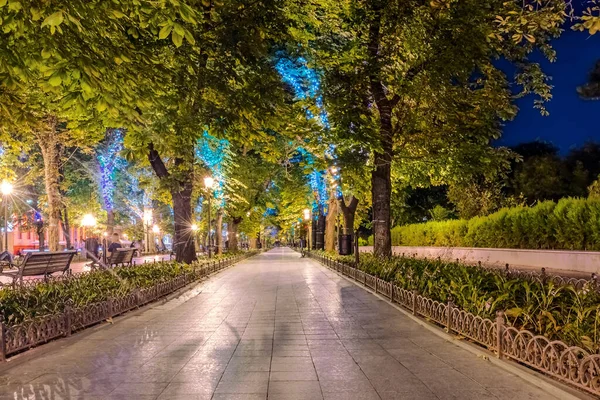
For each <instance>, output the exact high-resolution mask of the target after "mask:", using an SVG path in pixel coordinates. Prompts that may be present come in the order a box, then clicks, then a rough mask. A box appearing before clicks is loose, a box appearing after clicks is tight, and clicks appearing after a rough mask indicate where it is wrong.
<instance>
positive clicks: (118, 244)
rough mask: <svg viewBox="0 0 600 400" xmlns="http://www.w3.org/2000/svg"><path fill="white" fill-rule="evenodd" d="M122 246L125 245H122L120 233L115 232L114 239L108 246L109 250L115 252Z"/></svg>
mask: <svg viewBox="0 0 600 400" xmlns="http://www.w3.org/2000/svg"><path fill="white" fill-rule="evenodd" d="M121 247H123V246H121V240H120V239H119V234H118V233H113V239H112V242H111V244H110V245H109V246H108V252H109V253H113V252H115V251H116V250H117V249H120V248H121Z"/></svg>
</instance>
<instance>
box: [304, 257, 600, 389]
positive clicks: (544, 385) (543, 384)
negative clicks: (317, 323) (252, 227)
mask: <svg viewBox="0 0 600 400" xmlns="http://www.w3.org/2000/svg"><path fill="white" fill-rule="evenodd" d="M309 260H310V261H313V262H314V263H315V264H317V265H319V266H320V267H321V268H324V269H325V270H326V271H330V272H331V273H333V274H335V275H338V276H339V277H341V278H343V279H345V280H347V281H349V282H351V283H353V284H354V285H355V286H358V287H359V288H361V289H363V290H365V291H367V292H369V293H371V294H372V295H374V296H375V297H377V298H379V299H380V300H383V301H385V302H386V303H387V304H389V305H391V306H392V307H394V308H395V309H396V310H398V311H400V312H401V313H402V314H404V315H405V316H407V317H408V318H410V319H411V320H413V321H415V322H416V323H418V324H419V325H420V326H422V327H424V328H425V329H427V330H428V331H430V332H432V333H434V334H435V335H437V336H438V337H440V338H442V339H444V340H446V341H447V342H450V343H452V344H454V345H456V346H458V347H460V348H462V349H464V350H467V351H469V352H470V353H472V354H474V355H476V356H477V357H478V358H481V359H483V360H485V361H487V362H490V363H491V364H494V365H496V366H498V367H500V368H502V369H503V370H505V371H507V372H510V373H511V374H513V375H516V376H518V377H520V378H521V379H523V380H525V381H527V382H529V383H531V384H532V385H534V386H536V387H538V388H539V389H542V390H544V391H545V392H547V393H548V394H550V395H552V396H555V397H558V398H559V399H561V400H592V399H594V397H592V396H589V395H587V394H586V393H583V392H580V391H578V390H576V389H574V388H571V387H570V386H567V385H565V384H563V383H562V382H560V381H556V380H553V379H550V378H549V377H546V376H545V375H543V374H540V373H537V372H535V371H532V370H530V369H529V368H526V367H524V366H522V365H519V364H517V363H516V362H510V361H505V360H501V359H499V358H498V357H496V355H495V354H494V353H492V352H490V351H488V350H487V349H484V348H482V347H479V346H476V345H474V344H471V343H468V342H465V341H463V340H460V341H459V340H454V339H453V338H452V336H451V335H450V334H448V333H446V332H445V331H444V330H443V329H440V328H438V327H436V326H434V325H432V324H431V323H429V322H427V321H425V320H423V319H421V318H419V317H416V316H414V315H413V314H412V313H411V312H409V311H407V310H405V309H404V308H402V307H401V306H400V305H398V304H395V303H392V302H391V301H390V300H389V299H388V298H386V297H384V296H382V295H380V294H379V293H375V292H374V291H373V290H371V289H369V288H368V287H366V286H364V285H362V284H360V282H358V281H355V280H353V279H351V278H349V277H347V276H345V275H343V274H342V273H340V272H338V271H336V270H334V269H331V268H328V267H327V266H326V265H324V264H321V263H320V262H319V261H317V260H316V259H313V258H310V259H309Z"/></svg>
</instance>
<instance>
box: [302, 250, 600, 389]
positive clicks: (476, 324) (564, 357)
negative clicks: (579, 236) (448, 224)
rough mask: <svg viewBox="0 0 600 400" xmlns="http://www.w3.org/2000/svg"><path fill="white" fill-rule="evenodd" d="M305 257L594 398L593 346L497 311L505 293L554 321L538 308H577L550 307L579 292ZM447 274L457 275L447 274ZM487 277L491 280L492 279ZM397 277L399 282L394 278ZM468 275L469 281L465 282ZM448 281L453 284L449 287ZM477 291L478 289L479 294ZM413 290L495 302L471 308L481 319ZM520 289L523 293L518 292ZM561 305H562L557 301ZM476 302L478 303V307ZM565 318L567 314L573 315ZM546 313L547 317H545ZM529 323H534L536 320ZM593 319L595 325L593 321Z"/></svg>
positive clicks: (599, 360) (599, 359) (434, 265)
mask: <svg viewBox="0 0 600 400" xmlns="http://www.w3.org/2000/svg"><path fill="white" fill-rule="evenodd" d="M308 255H309V257H313V258H316V259H317V260H319V261H320V262H321V263H323V264H325V265H326V266H327V267H329V268H331V269H334V270H335V271H337V272H339V273H341V274H343V275H345V276H347V277H349V278H351V279H354V280H355V281H357V282H359V283H362V284H363V285H365V286H367V287H369V288H371V289H373V290H374V291H375V292H376V293H380V294H381V295H383V296H385V297H387V298H388V299H389V300H390V301H391V302H392V303H397V304H400V305H401V306H403V307H405V308H407V309H409V310H411V311H412V313H413V314H414V315H416V316H422V317H425V318H427V319H428V320H430V321H433V322H435V323H437V324H439V325H442V326H444V327H446V329H447V331H448V332H449V333H458V334H459V335H461V336H463V337H466V338H469V339H470V340H471V341H473V342H474V343H477V344H479V345H482V346H484V347H486V348H488V349H490V350H493V351H495V352H496V353H497V354H498V357H499V358H508V359H512V360H515V361H517V362H519V363H521V364H524V365H527V366H529V367H531V368H533V369H535V370H537V371H540V372H543V373H545V374H547V375H549V376H551V377H553V378H556V379H558V380H561V381H563V382H566V383H568V384H571V385H573V386H575V387H578V388H580V389H583V390H585V391H587V392H589V393H592V394H594V395H596V396H599V395H600V354H598V351H597V350H598V349H597V343H592V348H593V349H595V350H593V351H589V350H586V349H583V348H581V347H579V346H576V345H572V344H570V343H569V342H564V341H561V340H554V339H550V338H548V337H546V336H543V335H540V334H537V333H535V332H532V331H530V330H528V329H524V327H523V326H520V327H519V326H518V325H515V323H519V322H520V323H524V322H525V323H526V322H527V319H525V318H523V317H522V316H521V314H522V311H518V312H517V311H514V310H513V313H514V314H516V315H518V316H516V317H513V318H512V320H511V317H510V316H509V317H508V319H506V318H505V317H506V316H505V313H504V312H503V311H501V310H499V308H500V306H501V305H503V304H510V302H511V301H514V300H513V299H510V296H505V295H506V294H507V293H508V294H510V295H515V296H517V298H520V296H522V295H523V294H526V297H525V300H526V301H532V302H534V304H535V307H537V310H538V311H539V314H538V315H537V317H542V318H548V319H550V320H552V319H555V318H554V316H553V315H552V312H553V311H554V310H552V311H551V312H549V311H547V310H544V308H548V307H550V309H552V308H553V307H557V308H563V309H577V308H578V307H581V306H580V305H579V304H574V303H571V304H567V305H565V304H562V305H560V307H559V305H553V302H554V299H555V298H561V291H562V290H566V293H568V292H575V293H577V292H579V290H576V289H574V288H573V287H572V286H571V285H566V286H556V285H555V284H554V283H549V284H548V285H547V287H546V284H545V283H544V282H540V285H541V287H540V288H539V290H540V293H536V294H533V291H532V286H531V282H530V281H527V280H523V279H521V278H517V279H514V280H504V278H505V277H503V276H502V274H499V273H494V272H493V271H486V270H474V269H475V268H477V267H469V266H464V265H460V264H457V263H444V262H441V261H427V260H415V259H406V258H403V257H393V258H391V259H388V260H379V259H375V258H373V257H372V256H367V257H363V259H362V260H361V262H360V263H359V266H358V267H359V268H354V266H353V265H351V264H349V263H347V262H348V261H349V258H348V257H339V256H338V257H335V258H332V257H330V256H328V255H325V254H323V253H322V252H309V253H308ZM361 257H362V256H361ZM449 269H455V270H457V271H447V270H449ZM376 274H379V275H376ZM487 274H492V275H494V277H490V276H488V275H487ZM399 275H403V276H402V277H399ZM471 275H473V276H472V277H471ZM381 277H384V278H383V279H382V278H381ZM469 277H471V278H472V281H470V284H467V285H465V284H464V279H466V278H469ZM397 278H401V279H397ZM453 278H454V279H458V281H457V282H453V281H452V279H453ZM492 278H493V279H492ZM438 279H439V281H438ZM448 279H449V281H448ZM492 281H493V282H492ZM513 281H514V282H513ZM448 282H450V285H449V286H448V287H445V286H446V285H447V284H448ZM494 282H496V283H494ZM502 282H504V285H502V284H501V283H502ZM515 282H516V283H515ZM400 285H406V286H408V287H411V286H412V287H413V289H407V288H404V287H402V286H400ZM478 285H481V286H480V287H481V289H480V288H479V287H478ZM512 285H516V286H515V288H514V290H513V289H512V288H511V286H512ZM434 286H440V287H442V289H440V290H435V289H434V290H432V287H434ZM417 287H419V288H421V289H424V290H425V291H426V292H427V293H429V294H431V295H438V296H439V295H440V294H448V293H456V294H459V295H460V294H461V293H463V294H464V292H465V290H466V289H468V290H466V292H468V293H469V292H470V293H472V294H473V297H472V299H474V300H476V301H477V299H478V298H480V297H481V295H482V294H485V295H486V296H488V295H491V294H493V293H495V294H497V295H498V297H496V298H494V297H493V296H490V297H491V300H490V299H488V300H486V301H485V303H484V304H485V305H484V307H483V308H478V307H475V308H476V310H475V311H476V312H477V311H481V314H482V315H478V314H476V313H473V312H469V311H466V310H465V309H461V308H462V307H460V306H458V305H457V304H455V303H454V302H453V300H452V297H451V296H448V299H447V300H445V301H444V300H435V299H433V298H431V297H428V295H424V294H422V293H420V292H419V291H418V289H416V288H417ZM494 287H495V288H496V291H495V292H494V291H492V292H489V293H486V292H485V289H489V288H494ZM521 287H522V288H524V289H521ZM509 289H510V290H509ZM534 290H535V289H534ZM580 291H581V292H585V293H583V294H582V296H584V297H585V296H587V295H590V296H592V297H593V296H597V295H598V292H597V291H596V290H589V288H583V289H581V290H580ZM553 292H556V295H552V296H549V295H547V294H548V293H550V294H552V293H553ZM459 297H460V296H459ZM538 297H539V298H540V299H542V300H543V299H546V300H547V301H549V303H547V304H550V305H549V306H548V305H544V304H542V303H543V301H538V300H534V299H536V298H538ZM461 298H462V300H463V302H465V303H468V301H469V298H468V297H465V296H462V297H461ZM593 298H595V297H593ZM521 300H522V298H521ZM563 300H565V299H564V298H563ZM517 301H518V300H517ZM477 302H478V303H479V301H477ZM488 304H489V306H488ZM598 307H599V304H598V302H596V303H595V304H593V305H592V308H593V309H594V310H595V312H596V314H597V313H598ZM492 308H494V309H498V310H499V311H498V312H497V313H496V316H495V317H492V316H491V315H490V314H492V313H493V312H492V311H491V310H492ZM570 312H573V310H572V311H570ZM546 313H549V314H550V315H546ZM486 314H487V315H489V316H490V318H488V317H487V316H486ZM530 317H533V318H535V317H536V315H533V316H530ZM595 318H596V320H597V318H598V317H597V315H596V316H595ZM511 323H512V324H513V325H512V326H511V325H510V324H511ZM536 326H537V327H539V325H537V324H534V327H536ZM542 327H543V325H542Z"/></svg>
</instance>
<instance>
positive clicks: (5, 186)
mask: <svg viewBox="0 0 600 400" xmlns="http://www.w3.org/2000/svg"><path fill="white" fill-rule="evenodd" d="M13 189H14V187H13V185H12V183H10V182H9V181H7V180H3V181H2V183H1V184H0V191H1V192H2V195H3V196H4V198H3V200H4V250H5V251H8V196H10V195H11V194H12V192H13Z"/></svg>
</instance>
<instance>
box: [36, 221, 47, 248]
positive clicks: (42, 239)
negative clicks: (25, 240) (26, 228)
mask: <svg viewBox="0 0 600 400" xmlns="http://www.w3.org/2000/svg"><path fill="white" fill-rule="evenodd" d="M37 235H38V242H39V243H38V248H39V250H40V251H43V250H44V247H45V246H46V237H45V232H44V226H43V225H41V224H40V225H39V226H38V227H37Z"/></svg>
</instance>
